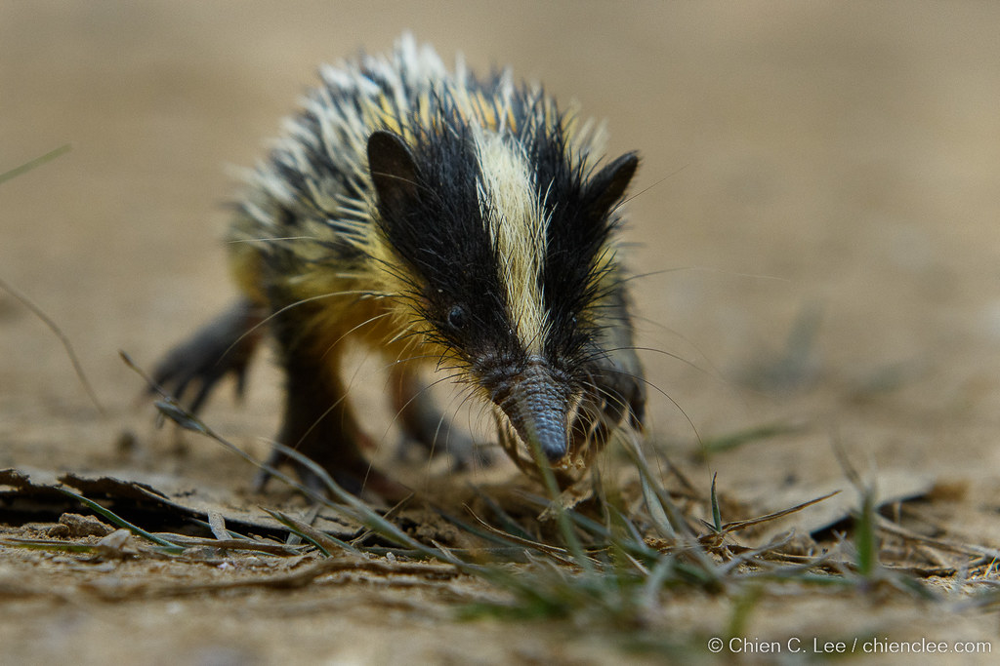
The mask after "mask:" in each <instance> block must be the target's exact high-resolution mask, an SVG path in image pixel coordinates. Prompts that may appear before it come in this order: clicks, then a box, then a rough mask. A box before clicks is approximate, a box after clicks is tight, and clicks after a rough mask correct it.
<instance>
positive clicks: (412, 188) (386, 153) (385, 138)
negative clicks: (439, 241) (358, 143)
mask: <svg viewBox="0 0 1000 666" xmlns="http://www.w3.org/2000/svg"><path fill="white" fill-rule="evenodd" d="M368 168H369V169H370V170H371V175H372V184H374V186H375V193H376V194H377V195H378V205H379V209H380V211H381V213H382V215H383V217H389V218H392V217H395V216H397V215H402V214H404V213H405V211H406V210H407V209H408V207H409V206H411V205H412V203H413V201H414V200H415V199H416V198H417V163H416V161H415V160H414V158H413V153H412V152H411V151H410V148H409V146H407V145H406V142H404V141H403V139H402V137H400V136H399V135H398V134H395V133H393V132H389V131H387V130H378V131H376V132H373V133H372V135H371V136H370V137H368Z"/></svg>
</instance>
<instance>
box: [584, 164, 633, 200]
mask: <svg viewBox="0 0 1000 666" xmlns="http://www.w3.org/2000/svg"><path fill="white" fill-rule="evenodd" d="M638 166H639V155H638V154H637V153H625V154H624V155H622V156H621V157H619V158H618V159H616V160H615V161H614V162H612V163H611V164H609V165H607V166H606V167H604V168H603V169H601V170H600V171H598V172H597V175H595V176H594V177H593V178H591V179H590V183H589V184H588V185H587V189H588V192H589V194H590V196H591V197H593V199H592V201H593V202H594V204H593V205H594V208H595V209H597V210H599V211H600V212H601V213H602V214H604V213H607V212H608V211H610V210H611V208H612V207H613V206H614V205H615V204H616V203H618V200H619V199H621V198H622V196H623V195H624V194H625V190H626V189H627V188H628V184H629V183H630V182H631V181H632V176H634V175H635V170H636V168H638Z"/></svg>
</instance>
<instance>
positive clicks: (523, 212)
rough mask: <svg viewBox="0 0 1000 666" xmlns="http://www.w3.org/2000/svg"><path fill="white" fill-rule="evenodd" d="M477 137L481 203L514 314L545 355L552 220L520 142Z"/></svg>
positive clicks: (522, 336)
mask: <svg viewBox="0 0 1000 666" xmlns="http://www.w3.org/2000/svg"><path fill="white" fill-rule="evenodd" d="M474 136H475V140H476V150H477V153H478V156H479V164H480V171H481V174H482V181H481V182H480V184H479V192H478V193H479V206H480V210H481V211H482V215H483V220H484V222H485V224H486V227H487V231H488V232H489V234H490V239H491V240H492V241H493V245H494V247H496V249H497V253H498V255H499V256H498V257H497V259H498V261H499V265H500V270H501V271H502V272H503V275H502V276H501V281H502V283H503V284H504V286H505V287H506V290H507V293H506V296H507V304H508V308H509V309H510V317H511V320H512V322H513V324H514V328H515V332H516V334H517V337H518V339H519V340H520V341H521V344H522V345H523V347H524V349H525V350H526V351H528V352H529V353H530V354H540V353H541V349H542V343H543V342H544V341H545V337H546V333H547V328H548V318H547V316H546V313H545V300H544V297H543V294H542V281H541V273H542V261H543V258H544V257H545V254H546V226H547V225H546V220H545V217H544V215H543V212H542V209H541V206H540V205H539V203H538V201H537V198H536V196H535V184H534V177H533V175H532V172H531V168H530V166H529V164H528V160H527V158H526V156H525V155H524V152H523V151H522V150H521V149H520V148H519V147H518V145H517V144H516V143H514V142H511V141H507V140H504V137H503V136H502V135H499V134H496V133H493V132H488V131H483V130H480V131H477V132H476V133H475V135H474Z"/></svg>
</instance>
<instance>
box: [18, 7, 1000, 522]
mask: <svg viewBox="0 0 1000 666" xmlns="http://www.w3.org/2000/svg"><path fill="white" fill-rule="evenodd" d="M998 25H1000V5H997V4H992V3H980V2H941V3H936V2H879V3H843V2H832V1H831V2H809V3H793V2H788V3H783V2H740V3H731V2H699V3H687V2H684V3H680V2H678V3H674V2H629V3H610V2H603V1H593V2H582V1H573V2H548V3H537V2H519V1H516V0H515V1H508V2H504V3H496V2H491V3H487V2H466V3H462V4H460V5H455V4H453V3H445V2H424V3H396V2H379V1H366V2H308V1H299V2H273V3H266V2H259V3H245V2H239V1H225V0H215V1H213V2H210V3H203V2H193V1H189V0H184V1H179V0H171V1H169V2H167V1H163V2H155V1H147V2H141V3H137V2H131V1H128V2H126V1H122V2H110V1H109V2H100V3H83V2H79V3H72V2H47V1H43V0H36V1H32V2H15V1H10V0H8V1H5V2H0V172H3V171H6V170H8V169H12V168H14V167H16V166H18V165H20V164H22V163H24V162H27V161H28V160H31V159H32V158H34V157H37V156H38V155H41V154H43V153H45V152H47V151H50V150H52V149H54V148H56V147H58V146H60V145H63V144H67V143H68V144H71V145H72V150H71V152H69V153H68V154H66V155H64V156H62V157H60V158H58V159H56V160H55V161H52V162H50V163H48V164H46V165H44V166H42V167H40V168H38V169H36V170H34V171H32V172H30V173H27V174H25V175H22V176H20V177H18V178H16V179H13V180H10V181H8V182H5V183H3V184H2V185H0V278H2V279H3V280H5V281H7V282H9V283H11V284H12V285H15V286H16V287H17V288H18V289H20V290H21V291H22V292H24V293H26V294H27V295H29V296H30V297H31V298H32V299H33V300H34V301H35V302H36V303H37V304H38V305H39V306H40V307H42V308H43V309H44V310H45V311H46V312H47V313H48V315H49V316H51V317H52V318H53V319H54V320H55V321H56V322H58V323H59V324H60V326H61V327H62V329H63V331H64V332H65V334H66V335H67V336H68V337H69V338H70V339H71V340H72V341H73V343H74V345H75V346H76V349H77V351H78V353H79V355H80V357H81V361H82V363H83V365H84V367H85V369H86V370H87V372H88V374H89V375H90V377H91V381H92V382H93V383H94V385H95V389H96V390H97V392H98V394H99V395H100V396H101V398H102V400H103V401H104V402H105V404H106V405H107V407H108V410H109V413H110V417H108V418H105V419H101V418H99V417H98V416H97V415H96V414H95V412H94V410H93V408H92V406H91V405H90V403H89V401H88V400H87V397H86V394H85V393H84V392H83V391H82V389H81V388H80V386H79V384H78V383H77V381H76V379H75V378H74V377H73V375H72V369H71V367H70V364H69V362H68V359H67V358H66V356H65V354H64V353H63V351H62V349H61V347H60V346H59V344H58V341H57V340H56V339H55V338H54V337H53V336H51V335H50V334H49V332H48V331H46V330H45V328H44V326H43V325H42V323H41V322H40V321H38V320H37V319H36V318H35V317H33V316H31V315H30V314H29V313H28V312H27V311H26V310H25V309H24V308H23V307H22V306H21V305H20V304H19V303H18V302H17V301H15V300H14V299H12V298H10V297H9V296H7V295H5V294H3V293H2V292H0V340H2V341H3V344H2V346H0V350H2V353H0V442H2V446H0V466H8V465H39V466H44V465H49V466H51V465H57V466H72V465H81V464H83V465H87V464H99V463H95V462H94V460H95V458H94V456H95V455H96V456H97V458H96V460H98V461H100V460H101V458H100V457H101V456H106V455H110V454H109V452H110V451H111V450H112V447H113V442H114V441H115V437H116V435H115V433H116V432H118V431H119V430H120V429H121V427H122V426H121V423H122V422H123V420H126V419H128V418H132V416H133V415H134V414H135V413H136V412H139V413H140V414H141V418H142V419H146V420H147V421H148V416H149V415H148V413H146V412H145V411H143V408H136V406H135V403H136V396H137V395H138V393H139V392H140V390H141V381H140V380H139V379H138V378H137V377H136V376H135V375H134V374H133V373H131V372H130V371H129V370H127V369H126V368H125V367H124V366H123V365H122V364H121V362H120V361H119V360H118V358H117V352H118V350H119V349H125V350H127V351H129V352H130V353H131V354H133V356H134V357H135V358H136V359H137V360H138V361H139V362H140V363H142V364H144V365H146V366H147V367H148V366H150V365H151V364H152V363H153V361H154V360H155V359H156V358H157V357H158V356H159V355H160V354H161V353H163V351H164V350H166V349H167V348H168V347H169V346H170V345H171V344H172V343H174V342H176V341H177V340H179V339H180V338H182V337H184V336H185V335H187V333H188V332H189V331H190V330H191V329H192V328H193V327H195V326H197V325H198V324H199V323H200V322H202V321H203V320H204V319H206V318H208V317H210V316H211V315H212V314H214V313H215V312H216V311H218V310H219V309H220V308H221V307H222V306H223V305H224V304H225V303H226V302H228V301H229V299H230V298H232V296H233V294H234V293H235V292H234V289H233V287H232V286H231V285H230V283H229V281H228V276H227V273H226V266H225V260H224V257H225V248H224V247H223V244H222V243H221V241H220V240H219V239H220V237H221V235H222V231H223V229H224V228H225V225H226V212H225V203H226V202H227V200H228V199H229V198H230V197H231V196H232V194H233V192H234V191H235V188H234V185H233V181H232V179H231V178H230V177H229V176H228V175H227V172H226V169H227V165H237V166H249V165H252V164H253V163H254V162H255V161H256V160H257V159H258V158H260V157H261V156H262V155H263V154H264V151H265V147H266V142H267V140H268V138H269V137H271V136H273V135H274V134H275V133H276V131H277V129H278V125H279V120H280V119H281V118H282V117H283V116H285V115H287V114H289V113H290V112H292V111H293V110H294V109H295V106H296V102H297V99H298V97H299V96H300V95H301V94H302V92H303V91H304V90H305V89H306V87H308V86H310V85H312V84H314V83H315V82H316V74H315V72H316V67H317V65H318V64H319V63H323V62H336V61H339V60H340V59H342V58H344V57H347V56H351V55H352V54H355V53H357V52H358V51H359V50H360V49H365V50H367V51H370V52H383V51H386V50H387V49H389V48H390V47H391V44H392V42H393V41H394V40H395V38H396V37H398V35H399V34H400V33H401V32H402V31H404V30H410V31H412V32H413V33H414V34H415V35H416V37H417V39H418V40H419V41H421V42H424V41H426V42H431V43H433V44H434V45H435V47H436V48H437V49H438V51H439V53H440V54H441V55H442V56H443V57H444V59H445V60H446V61H448V62H450V61H451V60H452V58H453V55H454V53H455V52H456V51H461V52H463V53H464V54H465V57H466V59H467V60H468V62H469V63H470V64H471V65H472V66H473V67H475V68H477V69H480V70H483V69H488V68H489V67H492V66H494V65H510V66H512V67H513V69H514V73H515V75H516V77H518V78H526V79H537V80H541V81H543V82H544V83H545V85H546V87H547V88H548V89H549V90H550V91H551V92H552V93H553V94H554V95H556V96H557V97H559V98H560V99H563V100H567V101H568V100H570V99H575V100H577V101H579V102H580V104H581V105H582V107H583V110H584V112H585V113H586V114H589V115H591V116H595V117H598V118H604V119H607V121H608V128H609V131H610V135H611V144H610V148H611V150H612V151H613V152H614V153H615V154H618V153H621V152H624V151H626V150H632V149H638V150H639V151H640V152H641V154H642V158H643V163H642V167H641V170H640V175H639V177H638V180H637V181H636V182H635V185H634V190H633V191H634V194H635V195H636V196H635V199H634V201H632V203H631V204H630V209H631V221H630V226H629V228H628V230H627V236H626V239H627V241H628V242H629V243H630V245H631V246H632V247H631V248H630V250H629V252H630V254H629V257H630V258H629V260H628V261H629V264H630V265H631V267H632V268H633V270H634V271H635V272H636V273H639V274H643V275H645V277H642V278H641V279H638V280H637V281H636V283H635V285H636V286H635V301H636V304H637V309H638V311H639V312H640V314H641V319H640V322H639V324H638V327H639V330H640V341H639V342H640V344H641V345H642V346H644V347H648V348H651V349H653V350H658V351H651V352H647V353H646V354H645V356H644V359H645V363H646V365H647V368H648V375H649V379H650V381H651V383H652V384H653V385H655V387H656V389H655V390H651V402H650V412H651V427H650V440H651V441H654V442H657V443H661V444H663V445H664V446H666V447H668V450H670V451H673V452H675V453H676V454H677V455H687V454H691V453H696V452H697V450H698V449H699V446H700V444H699V442H698V437H699V436H700V438H701V440H702V442H705V441H711V440H714V439H717V438H720V437H725V436H727V435H730V434H732V433H739V432H745V431H746V430H747V429H754V428H758V427H760V426H762V425H763V426H769V425H771V426H776V430H778V431H785V430H788V432H786V433H785V434H784V435H782V436H775V437H770V438H767V439H766V440H765V441H756V442H752V443H750V444H747V446H752V447H754V448H753V450H752V451H746V450H737V451H733V452H730V453H724V454H717V455H715V456H713V457H712V458H711V459H710V465H708V466H706V467H705V468H704V470H705V473H704V475H702V476H699V477H698V478H697V480H698V481H699V482H704V485H705V486H706V487H707V485H708V479H709V478H710V477H709V474H708V472H709V469H713V470H715V469H717V470H719V471H720V473H721V475H720V479H721V480H724V482H725V484H726V487H727V488H729V489H730V490H742V491H744V492H746V493H748V494H760V493H762V492H765V491H770V490H772V489H774V488H777V487H780V486H782V485H783V484H789V483H792V482H794V481H798V482H806V481H817V480H821V479H825V478H829V477H838V476H840V475H841V472H840V470H839V469H838V468H837V466H836V464H835V463H834V462H833V461H834V458H833V456H832V453H831V447H830V442H831V441H832V440H837V441H840V442H841V443H842V444H844V446H846V447H847V448H848V449H849V450H850V451H852V452H854V453H855V454H859V455H860V458H861V460H862V461H864V462H865V463H866V464H870V465H873V466H875V467H878V468H882V469H884V468H891V467H901V468H906V469H912V470H934V471H935V472H936V473H938V474H940V475H943V476H944V477H949V478H956V479H960V480H963V481H968V482H970V483H975V484H978V486H977V487H978V488H979V489H980V490H981V491H982V492H981V493H979V494H978V498H979V501H982V500H984V498H985V502H986V504H987V505H988V506H990V507H995V506H998V505H1000V491H998V489H997V484H996V482H995V476H996V470H997V463H998V462H1000V460H998V453H997V451H998V448H997V447H996V445H995V443H996V440H997V433H998V431H1000V415H998V410H997V407H998V405H1000V356H998V349H1000V225H998V222H997V212H998V201H1000V187H998V185H1000V183H998V174H1000V141H998V138H1000V113H998V108H1000V106H998V101H1000V40H998V39H997V38H996V34H997V26H998ZM659 352H669V354H673V355H676V356H679V357H680V358H681V359H682V360H676V359H674V358H672V357H670V356H667V355H664V354H661V353H659ZM256 373H257V374H258V375H259V376H258V377H256V378H255V380H254V382H253V385H252V387H251V395H250V398H249V399H250V400H251V403H252V404H253V405H257V406H259V407H260V409H251V410H243V411H240V410H237V409H235V408H234V407H233V406H232V404H231V402H230V401H229V400H228V399H226V400H216V401H215V403H214V404H213V406H212V409H213V410H215V414H216V415H215V416H214V417H213V418H216V419H218V421H217V422H221V423H222V424H224V426H226V427H229V426H232V427H233V428H236V429H237V431H238V432H240V433H242V434H243V435H244V436H246V437H247V438H252V437H260V436H264V437H266V436H269V435H270V434H271V432H272V430H273V423H274V421H275V419H276V418H277V416H276V413H275V412H276V404H277V403H276V400H277V399H276V396H277V391H278V381H277V379H276V376H275V373H274V372H273V369H271V368H268V367H267V364H261V366H260V367H259V368H258V369H257V370H256ZM377 388H378V387H377V386H376V387H375V390H376V391H377ZM659 391H662V392H663V393H664V394H666V395H667V396H669V398H667V397H665V396H664V395H661V394H660V393H659ZM227 398H228V396H227ZM144 422H146V421H144ZM696 432H697V435H696V434H695V433H696ZM142 435H143V436H145V431H143V432H142ZM206 455H211V454H206Z"/></svg>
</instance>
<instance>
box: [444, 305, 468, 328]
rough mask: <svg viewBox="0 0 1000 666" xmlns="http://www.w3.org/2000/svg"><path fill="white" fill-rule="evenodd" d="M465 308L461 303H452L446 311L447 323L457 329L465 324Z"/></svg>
mask: <svg viewBox="0 0 1000 666" xmlns="http://www.w3.org/2000/svg"><path fill="white" fill-rule="evenodd" d="M466 319H467V317H466V316H465V308H463V307H462V306H461V305H453V306H452V307H451V310H449V311H448V325H449V326H451V327H452V328H454V329H456V330H458V329H461V328H463V327H464V326H465V320H466Z"/></svg>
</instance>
